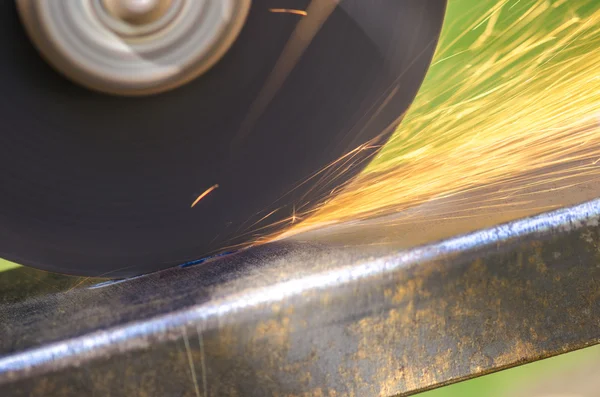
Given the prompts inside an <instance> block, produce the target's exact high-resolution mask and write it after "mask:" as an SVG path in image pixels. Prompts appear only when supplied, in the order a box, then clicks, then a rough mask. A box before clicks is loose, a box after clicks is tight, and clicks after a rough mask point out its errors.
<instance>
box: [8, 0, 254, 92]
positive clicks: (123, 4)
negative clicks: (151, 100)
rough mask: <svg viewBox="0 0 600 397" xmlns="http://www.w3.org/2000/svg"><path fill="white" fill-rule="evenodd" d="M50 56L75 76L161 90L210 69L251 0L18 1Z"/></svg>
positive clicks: (104, 84)
mask: <svg viewBox="0 0 600 397" xmlns="http://www.w3.org/2000/svg"><path fill="white" fill-rule="evenodd" d="M17 3H18V6H19V10H20V14H21V18H22V20H23V23H24V24H25V27H26V29H27V31H28V33H29V35H30V36H31V38H32V39H33V41H34V42H35V44H36V46H37V47H38V49H39V51H40V52H41V53H42V54H43V55H44V56H45V58H46V59H47V60H48V61H49V62H50V63H51V64H52V65H53V66H54V67H55V68H56V69H57V70H58V71H60V72H61V73H63V74H64V75H66V76H67V77H69V78H70V79H72V80H74V81H76V82H78V83H80V84H82V85H84V86H87V87H89V88H92V89H94V90H98V91H103V92H107V93H111V94H118V95H142V94H155V93H159V92H163V91H166V90H169V89H172V88H175V87H177V86H179V85H182V84H184V83H186V82H188V81H190V80H192V79H194V78H196V77H198V76H199V75H201V74H202V73H204V72H206V71H207V70H208V69H209V68H211V67H212V66H213V65H214V64H215V63H216V62H217V61H218V60H219V59H220V58H221V57H222V56H223V55H224V54H225V53H226V52H227V50H228V49H229V47H230V46H231V44H232V43H233V42H234V41H235V39H236V37H237V36H238V34H239V32H240V30H241V29H242V27H243V25H244V21H245V19H246V17H247V15H248V10H249V7H250V0H60V1H46V0H17Z"/></svg>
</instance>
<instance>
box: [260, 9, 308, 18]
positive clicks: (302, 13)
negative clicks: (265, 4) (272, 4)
mask: <svg viewBox="0 0 600 397" xmlns="http://www.w3.org/2000/svg"><path fill="white" fill-rule="evenodd" d="M269 11H270V12H273V13H277V14H294V15H300V16H303V17H305V16H307V15H308V13H307V12H306V11H304V10H295V9H293V8H269Z"/></svg>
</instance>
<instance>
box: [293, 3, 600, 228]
mask: <svg viewBox="0 0 600 397" xmlns="http://www.w3.org/2000/svg"><path fill="white" fill-rule="evenodd" d="M466 3H469V4H471V3H472V2H470V1H465V0H463V1H462V6H463V9H461V10H459V9H458V8H460V4H461V0H454V1H451V3H450V7H452V6H453V4H454V7H455V8H454V11H455V13H456V14H457V15H456V16H455V15H448V21H449V22H448V23H447V24H446V26H445V28H444V33H443V34H442V39H441V42H440V47H439V49H438V52H437V55H436V58H435V60H434V63H433V65H432V68H431V70H430V73H429V75H428V77H427V79H426V81H425V83H424V85H423V87H422V89H421V91H420V93H419V95H418V97H417V99H416V100H415V103H414V104H413V106H412V108H411V109H410V111H409V112H408V114H407V115H406V117H405V118H404V120H403V122H402V124H401V125H400V127H399V129H398V130H397V131H396V133H395V135H394V136H393V137H392V139H391V141H390V142H389V143H388V144H387V145H386V146H385V147H384V149H383V151H382V152H381V153H380V154H379V155H378V156H377V158H376V159H375V160H374V161H373V163H372V164H371V165H370V166H369V167H368V169H367V170H366V172H364V173H363V174H361V175H360V176H359V177H358V178H357V179H356V180H355V181H354V182H353V183H351V184H350V185H348V186H347V187H345V189H343V191H342V192H340V193H338V194H337V195H336V196H333V197H332V198H330V199H329V200H327V201H326V202H325V203H324V204H323V205H322V206H321V207H320V208H319V209H318V210H316V211H315V212H313V213H311V214H310V216H308V217H307V216H304V215H306V214H296V213H294V215H293V218H294V219H292V220H290V221H295V220H296V219H297V216H302V219H303V222H301V223H299V224H298V226H296V225H294V228H297V230H300V229H301V230H305V229H307V228H311V227H317V226H320V225H323V224H331V223H336V222H341V221H346V220H350V219H361V218H370V217H374V216H380V215H387V214H391V213H397V212H401V211H403V210H405V209H407V208H411V207H415V206H418V205H420V204H423V203H425V202H426V201H429V200H431V199H432V198H439V197H444V198H445V199H446V200H447V198H449V197H450V198H451V197H453V196H455V195H458V194H464V193H465V192H469V191H472V192H474V193H473V194H480V193H477V192H478V189H479V188H480V187H482V186H487V187H490V186H491V187H494V188H495V190H494V192H493V193H489V192H488V193H486V194H485V195H483V194H481V197H479V198H477V200H471V202H472V203H476V204H477V206H479V208H488V209H489V210H490V211H498V209H499V208H501V207H502V201H503V200H504V199H505V198H506V197H509V196H510V197H516V196H519V195H528V196H531V195H532V191H533V192H535V191H536V189H537V190H539V191H541V190H548V186H549V184H552V183H556V185H557V186H560V187H559V188H562V187H563V186H570V185H572V184H576V183H580V182H581V181H591V180H594V179H598V178H599V177H600V165H598V161H599V159H600V127H599V124H600V122H599V116H598V115H599V114H600V5H599V4H597V2H595V1H587V0H569V1H562V0H561V1H549V0H500V1H495V2H494V3H495V5H494V6H490V5H489V4H488V3H489V2H488V1H481V3H482V4H481V7H479V8H477V9H476V10H475V11H472V13H479V15H474V14H471V15H468V16H466V17H465V16H462V18H465V19H469V20H468V21H467V24H466V25H465V24H464V22H465V21H464V20H463V21H462V22H463V24H462V25H461V24H460V22H459V21H456V19H457V18H458V17H461V16H460V15H458V14H459V13H462V14H464V13H465V12H466V11H465V10H466V9H467V7H465V4H466ZM477 10H479V11H477ZM450 12H452V8H451V9H450ZM456 25H461V26H462V27H461V30H460V31H459V32H456V31H455V32H452V30H453V29H456ZM531 200H533V201H535V200H534V199H532V198H531V197H530V200H529V201H531ZM529 201H528V202H529ZM540 208H542V207H540ZM472 210H473V208H470V209H469V211H472ZM290 223H295V222H290ZM293 230H296V229H292V231H293Z"/></svg>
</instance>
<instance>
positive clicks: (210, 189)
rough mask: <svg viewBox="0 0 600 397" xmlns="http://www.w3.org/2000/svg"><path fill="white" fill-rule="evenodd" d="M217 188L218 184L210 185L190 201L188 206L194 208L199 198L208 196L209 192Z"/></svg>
mask: <svg viewBox="0 0 600 397" xmlns="http://www.w3.org/2000/svg"><path fill="white" fill-rule="evenodd" d="M218 188H219V185H212V186H211V187H209V188H208V189H206V190H205V191H204V193H202V194H201V195H200V196H198V198H197V199H196V200H195V201H194V202H193V203H192V205H191V206H190V208H194V207H195V206H196V204H198V203H199V202H200V200H202V199H203V198H204V197H206V196H208V195H209V194H211V193H212V192H213V191H214V190H216V189H218Z"/></svg>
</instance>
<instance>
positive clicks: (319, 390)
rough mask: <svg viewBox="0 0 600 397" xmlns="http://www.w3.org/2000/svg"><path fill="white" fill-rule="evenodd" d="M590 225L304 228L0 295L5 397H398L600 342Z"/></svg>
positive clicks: (535, 222)
mask: <svg viewBox="0 0 600 397" xmlns="http://www.w3.org/2000/svg"><path fill="white" fill-rule="evenodd" d="M599 220H600V200H594V201H590V202H587V203H584V204H580V205H577V206H574V207H570V208H566V209H562V210H558V211H555V212H550V213H545V214H541V215H537V216H534V217H529V218H525V219H521V220H517V221H512V222H509V223H505V224H502V225H499V226H494V227H491V228H487V229H483V230H479V231H475V232H471V233H468V234H463V235H460V236H455V237H451V238H447V239H443V240H440V241H438V242H430V243H428V244H424V245H421V246H419V247H415V248H407V249H404V248H398V246H395V245H394V244H381V245H372V246H370V248H369V249H365V248H364V247H362V246H360V245H355V244H350V243H349V244H340V243H339V242H338V243H335V244H334V243H331V242H324V241H321V242H320V241H318V239H316V238H303V237H302V236H299V237H296V238H295V239H293V240H290V241H287V242H279V243H273V244H270V245H265V246H261V247H255V248H253V249H249V250H246V251H244V252H240V253H237V254H234V255H230V256H227V257H222V258H217V259H213V260H210V261H207V262H205V263H202V264H199V265H196V266H189V267H184V268H174V269H170V270H166V271H163V272H159V273H154V274H150V275H147V276H142V277H138V278H135V279H130V280H125V281H120V282H110V283H106V284H99V285H93V286H88V287H85V288H78V289H73V290H69V291H65V292H60V293H54V294H47V293H46V294H44V295H43V296H41V297H40V296H38V297H35V296H34V297H29V298H27V299H25V298H23V299H15V300H13V301H10V300H5V301H4V302H3V303H1V304H0V395H2V396H38V395H39V396H48V395H52V396H84V395H85V396H91V395H101V396H109V395H110V396H132V395H136V396H360V397H367V396H395V395H408V394H412V393H416V392H419V391H423V390H427V389H431V388H434V387H438V386H441V385H445V384H449V383H453V382H456V381H459V380H463V379H468V378H471V377H476V376H480V375H483V374H486V373H490V372H493V371H497V370H500V369H504V368H508V367H512V366H516V365H519V364H523V363H527V362H531V361H535V360H538V359H541V358H545V357H549V356H553V355H556V354H560V353H564V352H568V351H572V350H575V349H579V348H583V347H586V346H590V345H593V344H597V343H599V342H600V226H599ZM361 233H365V229H364V228H361V227H351V226H350V227H348V230H347V236H348V241H353V240H360V238H361ZM362 237H364V239H365V240H368V236H362Z"/></svg>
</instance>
